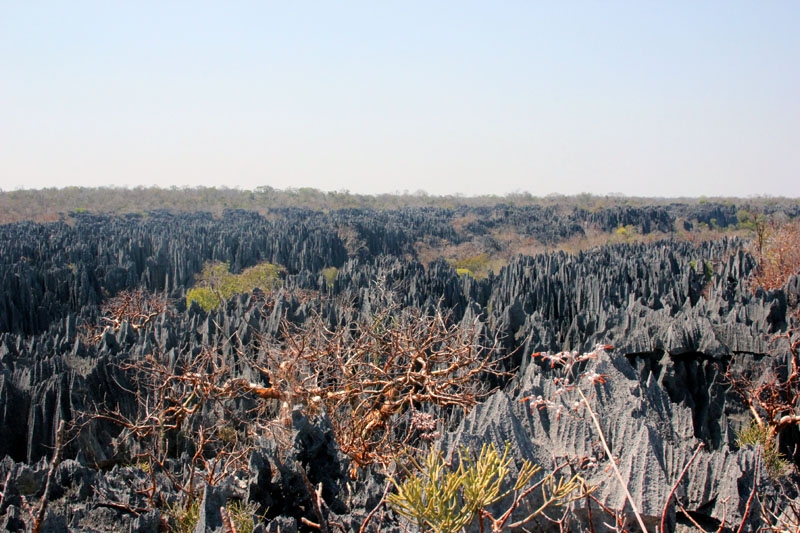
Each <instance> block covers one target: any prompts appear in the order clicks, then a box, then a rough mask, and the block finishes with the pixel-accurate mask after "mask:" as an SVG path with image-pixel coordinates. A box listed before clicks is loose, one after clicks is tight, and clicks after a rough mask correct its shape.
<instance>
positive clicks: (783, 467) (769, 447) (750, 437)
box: [736, 420, 790, 478]
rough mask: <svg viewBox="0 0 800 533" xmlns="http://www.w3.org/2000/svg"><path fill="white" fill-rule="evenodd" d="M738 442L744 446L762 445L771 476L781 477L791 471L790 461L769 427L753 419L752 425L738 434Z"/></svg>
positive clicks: (765, 462)
mask: <svg viewBox="0 0 800 533" xmlns="http://www.w3.org/2000/svg"><path fill="white" fill-rule="evenodd" d="M736 443H737V444H738V445H739V446H742V447H744V446H760V447H761V452H762V454H763V455H762V457H763V459H764V466H765V467H766V468H767V472H768V473H769V475H770V476H771V477H773V478H780V477H783V476H785V475H786V474H787V473H788V472H789V467H790V463H789V461H787V460H786V458H785V457H784V456H783V454H782V453H781V452H779V451H778V445H777V442H776V439H775V434H774V433H773V431H772V430H771V429H770V428H769V427H767V426H765V425H759V424H758V423H757V422H756V421H755V420H753V421H752V422H751V423H750V425H748V426H747V427H745V428H744V429H743V430H742V431H741V432H739V433H737V434H736Z"/></svg>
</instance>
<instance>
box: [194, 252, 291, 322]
mask: <svg viewBox="0 0 800 533" xmlns="http://www.w3.org/2000/svg"><path fill="white" fill-rule="evenodd" d="M283 271H284V269H283V267H281V266H279V265H273V264H272V263H261V264H258V265H255V266H252V267H250V268H247V269H245V270H244V271H242V273H241V274H231V273H230V271H229V266H228V263H206V265H205V266H204V267H203V271H202V272H201V273H200V274H199V275H198V276H197V286H196V287H194V288H192V289H189V290H188V291H186V305H187V306H191V305H192V302H193V301H194V302H197V303H198V305H200V307H202V308H203V309H204V310H205V311H210V310H212V309H216V308H217V307H218V306H219V305H220V304H221V303H222V302H223V301H225V300H227V299H228V298H230V297H231V296H233V295H234V294H244V293H247V292H252V291H253V289H261V290H263V291H271V290H273V289H274V288H276V287H277V286H279V285H280V275H281V273H282V272H283Z"/></svg>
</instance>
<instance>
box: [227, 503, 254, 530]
mask: <svg viewBox="0 0 800 533" xmlns="http://www.w3.org/2000/svg"><path fill="white" fill-rule="evenodd" d="M226 510H227V512H228V516H229V517H230V521H231V524H232V525H233V529H234V531H236V533H253V530H254V529H255V527H256V524H255V519H256V517H257V516H258V505H257V504H255V503H254V502H243V501H242V500H233V501H231V502H229V503H228V505H227V506H226ZM259 518H262V517H260V516H259Z"/></svg>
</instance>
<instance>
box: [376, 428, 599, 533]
mask: <svg viewBox="0 0 800 533" xmlns="http://www.w3.org/2000/svg"><path fill="white" fill-rule="evenodd" d="M510 449H511V445H510V444H508V443H506V447H505V451H504V452H503V454H502V455H501V454H500V453H499V452H498V450H497V448H496V447H495V445H494V444H490V445H484V446H483V447H482V448H481V451H480V454H479V455H478V458H477V459H472V458H471V457H470V454H469V452H468V450H466V449H462V450H461V451H460V452H459V454H458V466H457V467H456V468H455V469H454V468H452V467H451V466H448V465H447V464H446V462H445V460H444V457H443V456H442V453H441V452H439V451H436V450H431V452H430V453H429V454H428V457H427V459H426V460H425V463H424V464H419V463H417V462H416V461H415V460H413V459H412V465H413V466H414V469H415V471H413V472H410V473H409V476H408V477H407V478H406V479H405V480H404V481H402V482H397V481H396V480H394V479H392V483H393V484H394V486H395V489H396V490H397V492H396V493H393V494H390V495H389V496H388V497H387V500H388V501H389V504H390V505H391V506H392V508H393V509H394V510H395V511H396V512H397V513H399V514H400V515H402V516H403V517H405V518H407V519H408V520H409V521H411V522H413V523H414V524H415V525H416V526H417V527H418V528H419V530H421V531H422V530H426V529H430V530H432V531H436V532H442V533H445V532H453V531H460V530H462V529H464V528H466V527H467V526H468V525H470V524H471V523H472V522H473V521H475V520H476V519H478V520H481V522H482V520H483V518H484V517H485V518H488V519H489V520H490V521H491V522H492V530H494V529H495V528H497V527H501V528H502V526H504V525H505V524H506V521H507V520H509V519H510V517H511V514H512V511H513V510H514V509H515V508H516V507H517V506H518V505H519V503H520V501H521V498H523V497H525V496H527V495H528V494H530V492H531V491H533V489H534V488H537V487H541V488H542V495H543V503H542V505H541V506H540V507H539V508H538V509H537V510H536V511H534V512H533V513H532V514H530V515H529V516H528V517H527V518H526V519H525V520H523V521H522V522H519V523H516V524H512V525H511V527H518V526H519V525H521V524H522V523H523V522H525V521H528V520H531V519H533V518H534V517H536V516H538V515H539V514H541V513H542V512H543V511H544V510H545V509H546V508H547V507H548V506H550V505H564V504H566V503H568V502H570V501H573V500H574V499H575V498H576V495H578V494H579V495H580V496H581V497H582V496H583V495H585V494H586V493H587V487H586V485H585V484H584V482H583V479H582V478H580V477H579V476H577V475H576V476H573V477H572V478H570V479H569V480H565V479H564V478H558V479H556V476H555V475H554V474H552V473H551V474H548V475H546V476H545V477H544V479H543V480H542V481H540V482H538V483H535V484H531V480H532V479H533V476H534V475H535V474H536V473H537V472H538V471H539V470H540V468H539V466H536V465H534V464H533V463H531V462H529V461H523V463H522V466H521V467H520V470H519V473H518V474H517V476H516V479H515V480H513V483H512V479H511V478H510V477H509V474H510V473H511V467H510V465H511V458H510V457H509V455H508V453H509V450H510ZM511 494H513V495H514V498H513V501H512V503H511V505H510V507H509V509H508V511H507V512H506V513H504V514H503V515H502V516H501V518H499V519H494V517H493V516H492V515H491V514H490V513H489V512H488V510H487V507H489V506H491V505H492V504H495V503H497V502H499V501H500V500H502V499H504V498H505V497H506V496H509V495H511ZM481 531H483V524H482V523H481Z"/></svg>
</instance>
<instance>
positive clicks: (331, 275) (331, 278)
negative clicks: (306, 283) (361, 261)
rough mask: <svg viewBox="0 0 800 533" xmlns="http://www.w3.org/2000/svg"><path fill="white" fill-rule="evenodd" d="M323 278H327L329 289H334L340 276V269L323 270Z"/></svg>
mask: <svg viewBox="0 0 800 533" xmlns="http://www.w3.org/2000/svg"><path fill="white" fill-rule="evenodd" d="M321 274H322V277H323V278H325V283H326V284H327V285H328V287H333V283H334V282H335V281H336V276H337V275H339V269H338V268H336V267H328V268H323V269H322V272H321Z"/></svg>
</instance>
